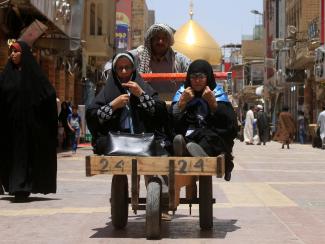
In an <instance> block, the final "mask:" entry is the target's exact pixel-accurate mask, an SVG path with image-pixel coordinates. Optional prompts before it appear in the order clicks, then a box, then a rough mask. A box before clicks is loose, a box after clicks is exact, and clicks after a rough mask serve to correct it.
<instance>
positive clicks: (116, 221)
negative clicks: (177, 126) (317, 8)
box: [86, 72, 227, 239]
mask: <svg viewBox="0 0 325 244" xmlns="http://www.w3.org/2000/svg"><path fill="white" fill-rule="evenodd" d="M214 75H215V78H216V79H217V80H225V79H227V73H226V72H216V73H214ZM141 76H142V78H143V79H144V80H145V81H146V82H150V83H153V82H183V81H184V80H185V78H186V73H152V74H141ZM166 103H167V104H168V105H169V103H168V101H167V102H166ZM224 172H225V159H224V155H220V156H218V157H136V156H135V157H132V156H98V155H91V156H87V157H86V175H87V176H94V175H98V174H112V175H113V179H112V184H111V215H112V224H113V226H114V227H115V228H117V229H121V228H124V227H125V226H126V224H127V220H128V208H129V206H128V205H129V203H131V207H132V210H133V211H134V212H135V213H137V211H138V210H146V236H147V239H159V238H160V228H161V212H162V211H163V210H170V211H176V209H177V206H178V204H189V205H190V206H191V204H199V213H200V217H199V218H200V227H201V228H202V229H211V228H212V225H213V221H212V220H213V211H212V204H213V203H215V199H213V198H212V176H217V177H218V178H221V177H223V175H224ZM127 175H131V198H129V190H128V179H127ZM140 175H144V176H152V177H150V180H149V182H148V184H147V197H146V198H139V176H140ZM159 175H166V176H168V192H166V193H165V192H164V193H162V182H161V180H160V178H159V177H158V176H159ZM178 176H197V177H198V179H199V198H195V199H190V200H189V199H188V198H180V197H179V193H180V187H181V186H183V185H185V184H182V183H180V181H179V178H180V177H178ZM183 179H184V178H183Z"/></svg>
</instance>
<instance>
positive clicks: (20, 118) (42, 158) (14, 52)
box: [0, 41, 58, 201]
mask: <svg viewBox="0 0 325 244" xmlns="http://www.w3.org/2000/svg"><path fill="white" fill-rule="evenodd" d="M10 52H11V54H10V58H9V60H8V62H7V64H6V66H5V69H4V71H3V74H2V76H1V80H0V107H1V114H3V115H4V116H2V117H1V120H0V128H2V136H1V141H0V144H1V145H0V155H1V160H0V179H1V181H2V184H3V186H4V189H5V191H6V192H9V194H11V195H14V196H15V200H16V201H26V200H27V198H28V196H29V195H30V194H31V193H42V194H48V193H55V192H56V170H57V158H56V143H57V125H58V123H57V105H56V94H55V90H54V88H53V87H52V85H51V83H50V82H49V80H48V79H47V77H46V76H45V75H44V73H43V72H42V70H41V68H40V66H39V65H38V63H37V62H36V60H35V58H34V56H33V54H32V52H31V51H30V47H29V46H28V45H27V44H26V43H25V42H22V41H18V42H14V43H12V44H11V45H10Z"/></svg>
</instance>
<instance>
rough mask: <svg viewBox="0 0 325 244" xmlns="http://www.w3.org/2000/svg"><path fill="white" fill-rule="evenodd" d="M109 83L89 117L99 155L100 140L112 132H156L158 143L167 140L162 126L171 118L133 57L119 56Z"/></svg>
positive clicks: (96, 101) (87, 114)
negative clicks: (98, 143) (98, 139)
mask: <svg viewBox="0 0 325 244" xmlns="http://www.w3.org/2000/svg"><path fill="white" fill-rule="evenodd" d="M106 82H107V83H106V85H105V87H104V89H102V90H101V92H100V93H99V94H98V95H97V96H96V98H95V99H94V101H93V102H92V104H91V105H90V106H88V108H87V113H86V119H87V126H88V128H89V130H90V131H91V133H92V135H93V138H94V140H93V142H94V146H95V153H100V152H98V151H96V150H97V149H98V147H97V146H99V145H96V139H97V138H98V137H100V136H105V135H107V134H108V132H109V131H111V132H116V131H121V132H132V131H131V129H134V131H133V132H134V133H142V132H153V133H155V136H156V139H166V137H165V134H168V131H166V130H164V129H162V128H163V127H164V125H163V124H162V122H164V121H166V118H167V110H166V105H165V103H164V102H162V101H160V100H159V98H158V94H157V93H156V92H155V91H154V90H153V89H152V88H151V86H150V85H148V84H147V83H145V82H144V81H143V80H142V78H141V77H140V75H139V74H138V72H137V71H136V66H135V63H134V57H133V56H132V54H130V53H128V52H125V53H119V54H117V55H116V56H115V57H114V58H113V61H112V70H111V71H110V73H109V75H108V79H107V81H106ZM130 118H131V120H130ZM130 121H132V124H133V125H130ZM159 137H161V138H159Z"/></svg>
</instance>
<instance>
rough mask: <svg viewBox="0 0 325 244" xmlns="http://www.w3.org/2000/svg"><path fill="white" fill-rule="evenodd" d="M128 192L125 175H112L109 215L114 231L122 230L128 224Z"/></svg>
mask: <svg viewBox="0 0 325 244" xmlns="http://www.w3.org/2000/svg"><path fill="white" fill-rule="evenodd" d="M128 198H129V190H128V178H127V176H126V175H114V176H113V179H112V187H111V215H112V224H113V226H114V228H115V229H123V228H124V227H125V226H126V225H127V223H128V213H129V203H128Z"/></svg>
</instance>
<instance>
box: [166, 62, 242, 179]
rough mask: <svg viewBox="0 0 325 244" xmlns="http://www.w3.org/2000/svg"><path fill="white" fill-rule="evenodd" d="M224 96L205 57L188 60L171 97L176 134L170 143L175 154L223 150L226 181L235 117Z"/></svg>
mask: <svg viewBox="0 0 325 244" xmlns="http://www.w3.org/2000/svg"><path fill="white" fill-rule="evenodd" d="M220 98H222V99H221V100H220ZM225 98H227V94H226V93H225V92H224V91H223V89H222V87H221V86H218V85H217V84H216V81H215V78H214V73H213V69H212V67H211V65H210V64H209V63H208V62H207V61H205V60H195V61H194V62H192V63H191V65H190V66H189V69H188V72H187V76H186V81H185V83H184V85H183V86H181V87H180V89H179V90H178V91H177V92H176V95H175V96H174V98H173V103H172V113H173V122H174V127H175V131H176V134H177V136H176V137H175V138H174V142H173V145H174V153H175V155H177V156H185V155H191V156H194V157H199V156H218V155H219V154H221V153H225V159H226V160H225V163H226V174H225V180H230V176H231V170H232V168H233V163H232V155H231V153H232V147H233V140H234V138H235V137H236V133H237V120H236V114H235V112H234V110H233V108H232V106H231V103H229V101H228V99H225Z"/></svg>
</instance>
